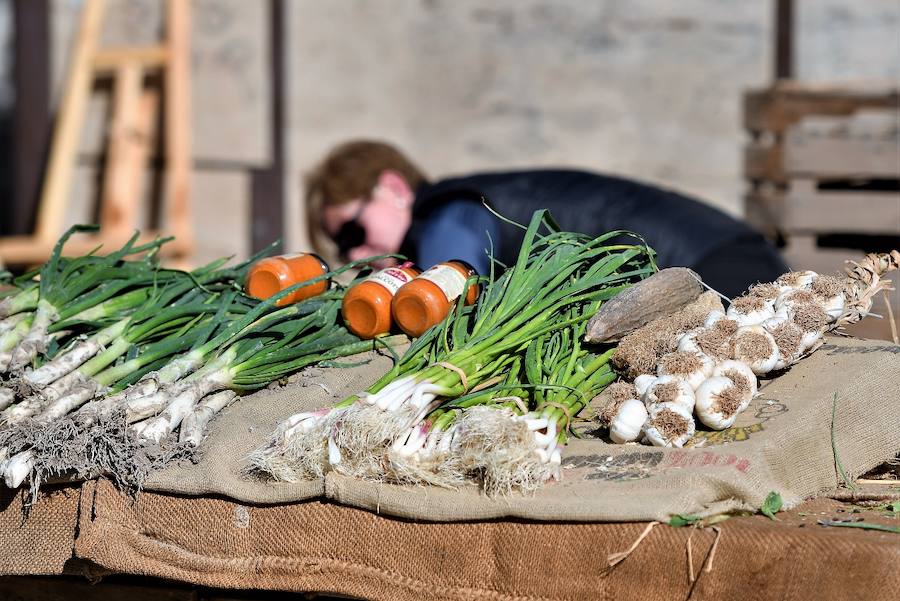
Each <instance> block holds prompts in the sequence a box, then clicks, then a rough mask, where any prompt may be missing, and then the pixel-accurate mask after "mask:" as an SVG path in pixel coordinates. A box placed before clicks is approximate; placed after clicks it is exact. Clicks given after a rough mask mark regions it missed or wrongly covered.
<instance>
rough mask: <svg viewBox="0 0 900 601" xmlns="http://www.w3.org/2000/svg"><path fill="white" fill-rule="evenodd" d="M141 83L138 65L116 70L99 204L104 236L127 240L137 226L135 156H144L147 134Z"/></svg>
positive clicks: (137, 195) (138, 182)
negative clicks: (143, 129)
mask: <svg viewBox="0 0 900 601" xmlns="http://www.w3.org/2000/svg"><path fill="white" fill-rule="evenodd" d="M143 84H144V71H143V68H142V67H141V65H140V64H138V63H125V64H124V65H122V66H121V67H120V68H119V70H118V73H117V75H116V79H115V82H114V89H113V100H112V120H111V123H110V127H109V144H108V146H107V148H108V150H107V153H106V156H107V158H106V170H105V173H104V178H103V194H102V196H101V205H100V227H101V228H102V230H103V233H104V234H105V235H109V236H112V237H117V236H125V237H127V236H128V235H130V232H131V231H132V230H133V229H135V227H136V225H137V223H136V221H137V220H136V216H137V214H138V203H139V202H140V197H139V194H140V190H141V188H140V176H141V175H142V173H141V170H140V169H139V167H140V166H139V165H135V156H134V155H135V153H137V154H138V155H139V156H141V155H142V154H143V155H144V156H145V153H144V152H143V147H145V146H146V135H147V132H146V131H141V130H140V126H141V124H140V123H138V119H140V114H139V113H140V105H141V96H142V88H143ZM135 167H138V169H135Z"/></svg>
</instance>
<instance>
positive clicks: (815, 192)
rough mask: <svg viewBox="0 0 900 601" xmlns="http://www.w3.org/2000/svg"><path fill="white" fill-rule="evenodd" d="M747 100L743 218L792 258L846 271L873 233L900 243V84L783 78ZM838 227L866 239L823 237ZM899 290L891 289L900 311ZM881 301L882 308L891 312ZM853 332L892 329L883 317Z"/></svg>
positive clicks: (885, 333)
mask: <svg viewBox="0 0 900 601" xmlns="http://www.w3.org/2000/svg"><path fill="white" fill-rule="evenodd" d="M744 108H745V126H746V128H747V130H748V132H749V133H750V136H751V140H750V142H749V143H748V145H747V147H746V149H745V155H744V157H745V175H746V177H747V180H748V194H747V197H746V218H747V221H749V222H750V223H751V225H753V226H755V227H756V228H757V229H759V230H760V231H762V232H763V233H764V234H766V235H767V236H769V237H770V238H772V239H773V240H776V241H778V242H780V243H782V244H783V245H784V246H783V249H782V254H783V255H784V257H785V259H786V260H787V262H788V264H789V265H791V266H792V267H794V268H796V269H813V270H815V271H819V272H835V271H839V270H841V269H842V268H843V266H844V261H845V260H847V259H853V258H856V257H859V256H862V255H863V254H865V252H868V251H871V250H874V249H871V248H865V244H866V242H865V241H866V240H872V238H866V237H867V236H877V237H878V240H879V241H880V242H881V243H882V244H883V243H884V241H885V240H887V241H890V240H896V243H895V244H892V246H893V247H895V248H900V90H897V89H896V88H890V87H883V86H882V87H876V86H867V87H859V86H856V87H836V86H812V87H811V86H806V85H800V84H797V83H780V84H778V85H776V86H774V87H772V88H769V89H766V90H755V91H752V92H749V93H748V94H747V95H746V96H745V105H744ZM835 234H841V235H849V236H851V237H853V236H855V237H857V239H858V240H859V241H860V242H859V243H858V244H857V245H856V246H849V245H848V246H846V247H844V248H826V247H823V246H822V245H821V242H822V241H823V240H824V239H825V237H827V236H833V235H835ZM881 250H884V249H881ZM894 279H895V280H897V279H900V278H898V276H894ZM898 283H900V282H898ZM898 294H900V293H897V292H895V293H893V294H892V296H891V298H892V307H893V308H894V310H895V313H900V296H898ZM879 305H880V307H881V309H880V311H879V308H878V306H876V309H875V311H876V312H881V313H886V309H885V307H884V301H883V300H879ZM852 331H853V332H854V333H856V334H860V335H867V336H877V337H882V338H889V337H890V328H889V325H888V324H887V322H886V321H885V322H878V321H876V320H866V321H865V322H863V324H859V325H857V326H854V328H853V330H852Z"/></svg>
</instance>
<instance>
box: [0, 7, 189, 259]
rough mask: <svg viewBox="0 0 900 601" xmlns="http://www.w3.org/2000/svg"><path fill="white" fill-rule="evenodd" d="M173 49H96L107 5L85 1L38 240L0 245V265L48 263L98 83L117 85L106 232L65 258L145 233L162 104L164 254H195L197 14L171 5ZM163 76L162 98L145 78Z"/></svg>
mask: <svg viewBox="0 0 900 601" xmlns="http://www.w3.org/2000/svg"><path fill="white" fill-rule="evenodd" d="M166 2H167V12H166V14H167V22H166V40H165V41H164V42H163V43H161V44H160V45H157V46H149V47H126V48H106V49H104V48H99V47H98V43H99V40H100V33H101V30H102V25H103V18H104V13H105V0H87V1H86V2H85V3H84V8H83V9H82V14H81V22H80V24H79V29H78V34H77V36H76V40H75V45H74V48H73V51H72V59H71V64H70V66H69V71H68V76H67V81H66V85H65V89H64V92H63V95H62V99H61V102H60V107H59V110H58V113H57V118H56V125H55V127H54V132H53V140H52V142H51V147H50V154H49V158H48V161H47V169H46V173H45V176H44V181H43V186H42V190H41V198H40V203H39V205H38V215H37V223H36V226H35V232H34V234H33V235H31V236H15V237H9V238H0V262H5V263H6V264H9V265H27V264H35V263H40V262H42V261H44V260H45V259H46V258H47V257H48V256H49V255H50V252H51V251H52V249H53V246H54V244H55V243H56V240H57V239H58V238H59V236H60V235H61V234H62V233H63V230H64V228H65V225H66V224H65V223H64V220H65V214H66V207H67V205H68V203H69V194H70V190H71V182H72V175H73V172H74V167H75V162H76V155H77V148H78V140H79V137H80V135H81V130H82V125H83V123H84V117H85V114H86V111H87V104H88V99H89V97H90V93H91V90H92V87H93V83H94V81H95V80H96V79H98V78H109V77H112V79H113V102H112V118H111V123H110V127H109V135H108V137H107V152H106V154H107V161H106V167H105V172H104V174H103V184H102V192H101V198H100V207H99V211H98V212H99V215H100V230H99V232H98V233H97V234H96V235H81V236H76V237H73V238H72V239H71V240H70V242H69V243H68V244H67V245H66V248H65V252H66V253H67V254H83V253H85V252H88V251H90V250H92V249H95V248H97V247H98V246H99V245H103V246H104V248H105V249H110V250H111V249H113V248H116V247H118V246H120V245H121V244H122V243H123V242H124V241H126V240H127V239H128V238H129V237H131V235H132V234H133V233H134V231H135V229H137V226H138V216H139V213H140V212H141V211H140V205H141V192H142V188H143V181H142V178H143V176H144V172H145V168H146V166H147V163H148V159H149V155H150V150H151V149H150V140H151V138H152V135H153V129H154V127H155V125H156V123H157V120H158V119H157V115H158V114H159V105H160V100H162V101H163V102H162V104H163V105H164V107H165V111H164V113H163V116H164V119H163V120H162V121H163V125H162V129H163V132H162V133H163V137H164V143H165V149H164V159H165V164H166V171H165V184H166V186H165V187H166V189H165V192H164V196H165V202H164V210H163V223H162V228H161V229H162V231H161V232H145V236H144V239H148V240H149V239H152V238H153V237H155V236H156V235H157V234H161V233H164V234H166V235H175V236H176V240H175V241H174V242H173V243H170V244H167V245H166V247H164V253H165V254H167V255H169V256H173V257H175V258H176V259H183V258H184V257H185V256H186V255H187V254H188V253H189V252H190V251H191V250H192V247H193V243H192V228H191V225H190V208H189V204H188V202H189V196H190V160H191V154H190V148H191V145H190V121H189V115H190V87H189V86H190V83H189V82H190V74H189V60H190V51H189V48H190V42H189V40H190V8H189V3H188V2H185V1H184V0H166ZM150 72H161V73H162V76H163V77H162V79H163V85H162V89H161V90H160V89H159V88H151V87H147V86H146V85H145V75H146V74H147V73H150Z"/></svg>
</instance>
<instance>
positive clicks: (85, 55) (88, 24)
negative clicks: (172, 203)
mask: <svg viewBox="0 0 900 601" xmlns="http://www.w3.org/2000/svg"><path fill="white" fill-rule="evenodd" d="M104 8H105V0H87V1H86V2H85V5H84V8H83V9H82V15H81V23H80V25H79V27H78V34H77V36H76V38H75V45H74V48H73V50H72V62H71V65H70V67H69V77H68V79H67V81H66V86H65V90H64V92H63V96H62V101H61V102H60V105H59V110H58V111H57V117H56V127H55V131H54V132H53V142H52V146H51V149H50V158H49V160H48V162H47V174H46V178H45V180H44V188H43V191H42V193H41V201H40V210H39V213H38V217H37V226H36V228H35V235H36V236H37V237H38V238H39V239H40V240H42V241H44V242H48V241H51V242H52V241H54V240H55V239H56V238H57V237H58V236H59V235H60V233H61V232H62V225H63V219H64V216H65V206H66V202H67V198H68V194H69V189H70V187H71V181H72V170H73V168H74V165H75V154H76V152H77V149H78V137H79V134H80V132H81V126H82V124H83V121H84V115H85V111H86V109H87V101H88V96H89V94H90V90H91V79H92V71H91V59H92V56H93V54H94V51H95V49H96V46H97V43H98V41H99V39H100V30H101V27H102V25H103V14H104Z"/></svg>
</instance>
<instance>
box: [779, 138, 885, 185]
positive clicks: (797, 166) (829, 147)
mask: <svg viewBox="0 0 900 601" xmlns="http://www.w3.org/2000/svg"><path fill="white" fill-rule="evenodd" d="M784 174H786V175H787V176H788V177H794V176H807V177H816V178H820V179H824V178H873V179H874V178H877V179H900V140H872V139H863V138H845V139H840V138H832V137H827V138H826V137H813V138H809V137H802V136H800V135H795V136H790V135H788V137H787V138H785V142H784Z"/></svg>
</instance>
